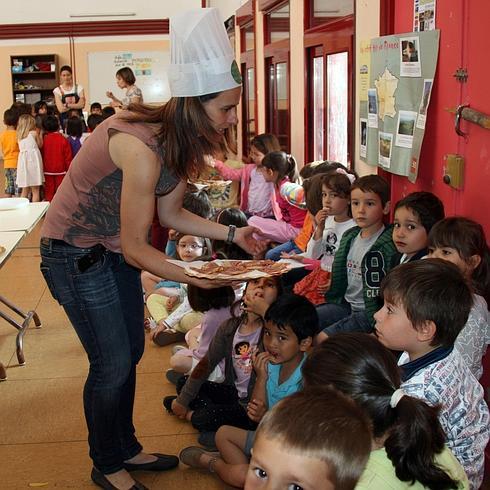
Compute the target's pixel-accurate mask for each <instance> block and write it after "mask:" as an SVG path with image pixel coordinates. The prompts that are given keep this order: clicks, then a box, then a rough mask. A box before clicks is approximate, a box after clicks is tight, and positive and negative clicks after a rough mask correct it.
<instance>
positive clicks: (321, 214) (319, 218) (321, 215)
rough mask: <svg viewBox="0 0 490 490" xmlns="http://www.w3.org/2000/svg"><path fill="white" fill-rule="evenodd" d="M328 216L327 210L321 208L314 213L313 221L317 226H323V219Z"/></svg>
mask: <svg viewBox="0 0 490 490" xmlns="http://www.w3.org/2000/svg"><path fill="white" fill-rule="evenodd" d="M327 218H328V211H327V210H326V209H325V208H323V209H320V211H318V213H316V214H315V223H316V225H317V226H319V227H320V228H323V227H324V226H325V221H326V219H327Z"/></svg>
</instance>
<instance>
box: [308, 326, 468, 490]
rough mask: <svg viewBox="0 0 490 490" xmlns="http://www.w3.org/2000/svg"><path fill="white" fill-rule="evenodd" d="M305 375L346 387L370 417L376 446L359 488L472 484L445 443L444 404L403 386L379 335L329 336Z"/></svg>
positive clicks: (312, 382)
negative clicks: (417, 395) (441, 412)
mask: <svg viewBox="0 0 490 490" xmlns="http://www.w3.org/2000/svg"><path fill="white" fill-rule="evenodd" d="M303 378H304V384H305V387H306V389H309V388H311V387H332V388H335V389H337V390H339V391H341V392H342V393H343V394H344V395H346V396H348V397H350V398H352V399H353V400H354V401H355V402H356V403H357V404H359V406H360V408H361V409H362V410H363V411H364V413H365V414H366V415H367V416H368V418H369V419H370V422H371V426H372V430H373V443H372V450H371V454H370V456H369V460H368V462H367V466H366V468H365V470H364V473H363V475H362V477H361V479H360V481H359V483H358V485H357V486H356V489H358V490H361V489H366V490H367V489H372V490H379V489H383V488H397V489H403V488H406V489H408V488H410V489H413V490H419V489H420V490H421V489H423V488H430V489H434V490H435V489H438V490H439V489H444V488H447V489H449V488H455V489H463V488H468V478H467V477H466V474H465V472H464V469H463V468H462V466H461V465H460V464H459V462H458V460H457V459H456V458H455V456H454V455H453V454H452V452H451V451H450V450H449V449H448V447H447V446H446V445H445V434H444V430H443V429H442V427H441V424H440V422H439V420H438V418H437V417H438V414H439V407H431V406H429V405H428V404H427V403H426V402H424V401H422V400H420V399H418V398H415V397H413V396H410V395H409V394H407V393H405V392H404V391H403V389H402V388H401V379H400V373H399V370H398V367H397V365H396V361H395V358H394V356H393V354H392V353H391V352H390V351H389V350H388V349H386V348H385V347H383V346H382V345H381V344H380V343H379V342H378V341H377V340H376V339H375V338H374V337H372V336H371V335H367V334H362V333H350V334H349V333H347V334H341V335H336V336H335V337H331V338H329V339H328V340H327V341H325V342H323V343H322V344H321V345H319V346H317V347H315V349H313V351H312V352H311V354H310V356H308V359H307V360H306V362H305V364H304V366H303ZM325 417H326V418H329V414H326V415H325Z"/></svg>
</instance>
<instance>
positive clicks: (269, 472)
mask: <svg viewBox="0 0 490 490" xmlns="http://www.w3.org/2000/svg"><path fill="white" fill-rule="evenodd" d="M370 449H371V431H370V428H369V423H368V422H367V420H366V417H365V415H364V414H363V412H362V410H360V409H359V407H358V406H357V405H356V404H355V403H354V402H353V401H352V400H350V399H349V398H347V397H346V396H343V395H342V394H341V393H339V392H338V391H335V390H332V389H330V388H322V389H314V388H312V389H311V390H305V391H303V392H298V393H295V394H294V395H292V396H290V397H289V398H286V399H284V400H282V401H280V402H279V403H278V404H277V405H276V406H275V407H274V408H273V409H272V410H271V411H270V412H268V413H267V414H266V415H265V417H264V418H263V419H262V422H261V423H260V425H259V428H258V429H257V436H256V440H255V444H254V451H253V455H252V460H251V462H250V465H249V467H248V473H247V480H246V482H245V487H244V488H245V490H259V489H261V488H265V485H267V488H278V489H279V488H280V489H286V488H287V489H298V490H299V489H302V490H334V489H335V490H353V489H354V488H355V487H356V483H357V481H358V480H359V478H360V477H361V474H362V472H363V470H364V467H365V465H366V461H367V459H368V457H369V452H370Z"/></svg>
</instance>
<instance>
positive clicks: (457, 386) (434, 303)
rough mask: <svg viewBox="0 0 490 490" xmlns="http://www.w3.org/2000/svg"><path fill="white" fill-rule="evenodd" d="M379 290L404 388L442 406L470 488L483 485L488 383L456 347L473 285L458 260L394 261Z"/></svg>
mask: <svg viewBox="0 0 490 490" xmlns="http://www.w3.org/2000/svg"><path fill="white" fill-rule="evenodd" d="M381 293H382V295H383V299H384V305H383V307H382V308H381V309H380V310H379V311H378V312H376V314H375V315H374V318H375V320H376V335H377V336H378V338H379V340H380V342H381V343H382V344H383V345H384V346H386V347H388V348H389V349H392V350H397V351H404V352H403V354H402V355H401V357H400V359H399V361H398V364H399V366H400V369H401V376H402V381H403V382H402V385H401V389H402V390H403V392H404V393H405V394H407V395H410V396H414V397H417V398H420V399H422V400H424V401H426V402H427V403H429V404H431V405H440V406H441V411H440V413H439V421H440V422H441V425H442V428H443V429H444V431H445V433H446V438H447V441H446V442H447V445H448V446H449V448H450V449H451V450H452V452H453V453H454V455H455V456H456V458H457V459H458V461H459V462H460V463H461V465H462V466H463V468H464V469H465V471H466V474H467V475H468V479H469V481H470V487H471V488H472V489H478V488H480V485H481V483H482V480H483V463H484V454H485V447H486V445H487V442H488V439H489V434H490V432H489V430H490V429H489V421H490V417H489V413H488V407H487V405H486V403H485V401H484V398H483V395H484V393H483V388H482V386H481V385H480V384H479V383H478V381H477V379H476V378H475V377H474V376H473V374H472V373H471V371H470V369H469V368H468V366H467V365H466V363H465V361H464V360H463V358H462V357H461V355H460V353H459V352H458V350H457V349H454V342H455V341H456V338H457V337H458V335H459V333H460V331H461V329H462V328H463V326H464V325H465V323H466V321H467V319H468V315H469V312H470V309H471V305H472V303H473V297H472V294H471V290H470V288H469V286H468V285H467V283H466V281H465V280H464V277H463V275H462V274H461V272H460V271H459V270H458V268H457V267H456V266H455V265H453V264H450V263H448V262H446V261H443V260H440V259H431V258H429V259H426V260H415V261H412V262H408V263H406V264H401V265H399V266H397V267H395V268H394V269H393V270H392V271H391V272H390V273H389V274H388V275H387V276H386V277H385V279H384V280H383V283H382V286H381Z"/></svg>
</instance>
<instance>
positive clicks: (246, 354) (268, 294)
mask: <svg viewBox="0 0 490 490" xmlns="http://www.w3.org/2000/svg"><path fill="white" fill-rule="evenodd" d="M280 292H281V291H280V281H279V279H278V278H277V277H263V278H259V279H253V280H251V281H249V282H248V283H247V286H246V289H245V293H244V295H243V303H244V305H245V306H246V305H247V304H248V301H249V299H253V298H255V297H260V298H261V299H262V300H263V301H264V302H265V303H267V304H268V305H271V304H272V303H273V302H274V301H275V300H276V299H277V297H278V295H279V294H280ZM263 326H264V320H263V318H262V317H261V316H260V315H258V314H256V313H253V312H246V311H242V312H241V314H240V316H234V317H233V318H231V319H230V320H228V321H227V322H225V323H224V324H223V325H221V326H220V328H219V330H218V332H217V333H216V335H215V336H214V338H213V340H212V341H211V344H210V345H209V349H208V352H207V353H206V355H205V356H204V357H203V358H202V359H201V361H200V362H199V364H198V365H197V366H196V368H195V369H194V370H193V371H192V374H191V375H190V376H189V377H188V378H187V380H186V382H185V384H184V385H183V386H182V385H180V386H179V385H177V393H178V396H169V397H165V398H164V400H163V404H164V406H165V408H166V409H167V410H168V411H169V412H170V413H173V414H174V415H177V417H179V418H181V419H185V420H188V421H190V422H191V423H192V425H193V427H194V428H195V429H197V430H199V431H200V432H203V433H205V434H206V435H208V433H209V432H211V433H213V432H214V431H216V430H218V429H219V427H221V426H222V425H233V426H236V427H241V428H244V429H254V428H255V426H256V424H255V422H253V421H252V420H251V419H250V418H249V417H248V415H247V408H246V407H247V403H248V402H249V400H250V396H251V394H252V392H253V388H254V384H255V379H256V376H255V373H254V371H253V367H252V356H253V355H254V354H255V353H256V352H258V351H259V350H262V348H261V342H260V339H261V334H262V327H263ZM222 361H224V363H225V366H224V375H225V379H224V381H223V383H220V384H217V383H212V382H210V381H207V378H208V376H209V375H210V374H211V373H212V372H213V370H214V369H215V368H216V366H218V365H219V364H220V363H221V362H222ZM212 436H214V434H212ZM200 442H201V441H200Z"/></svg>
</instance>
